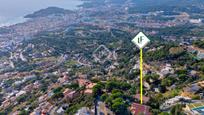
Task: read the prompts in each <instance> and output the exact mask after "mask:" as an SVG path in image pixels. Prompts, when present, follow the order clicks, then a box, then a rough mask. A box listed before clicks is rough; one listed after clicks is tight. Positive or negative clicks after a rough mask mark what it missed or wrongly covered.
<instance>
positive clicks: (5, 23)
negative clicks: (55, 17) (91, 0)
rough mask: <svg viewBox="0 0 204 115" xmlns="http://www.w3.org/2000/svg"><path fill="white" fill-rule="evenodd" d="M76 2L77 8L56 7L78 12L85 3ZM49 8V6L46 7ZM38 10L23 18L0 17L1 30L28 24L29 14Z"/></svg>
mask: <svg viewBox="0 0 204 115" xmlns="http://www.w3.org/2000/svg"><path fill="white" fill-rule="evenodd" d="M73 1H74V2H75V4H74V5H75V6H73V4H72V6H70V7H67V8H66V7H64V6H56V7H59V8H63V9H65V10H73V11H74V10H77V9H78V8H79V6H80V5H82V4H83V3H84V1H83V0H77V2H78V3H77V2H76V1H75V0H73ZM48 7H52V6H48ZM54 7H55V6H54ZM45 8H47V6H46V7H45ZM41 9H42V8H39V9H38V10H41ZM38 10H33V11H32V12H28V13H26V14H24V15H22V16H11V17H6V16H0V28H3V27H9V26H13V25H16V24H20V23H25V22H27V21H28V20H29V19H30V18H25V16H26V15H28V14H32V13H34V12H36V11H38Z"/></svg>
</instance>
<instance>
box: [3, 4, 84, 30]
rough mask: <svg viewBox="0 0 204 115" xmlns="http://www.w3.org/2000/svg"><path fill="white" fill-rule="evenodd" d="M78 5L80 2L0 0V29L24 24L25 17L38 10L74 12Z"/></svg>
mask: <svg viewBox="0 0 204 115" xmlns="http://www.w3.org/2000/svg"><path fill="white" fill-rule="evenodd" d="M80 4H82V1H80V0H0V27H2V26H9V25H13V24H16V23H21V22H24V21H26V19H25V18H23V17H24V16H25V15H27V14H31V13H33V12H35V11H38V10H40V9H44V8H47V7H51V6H54V7H60V8H64V9H70V10H74V9H76V8H77V6H78V5H80Z"/></svg>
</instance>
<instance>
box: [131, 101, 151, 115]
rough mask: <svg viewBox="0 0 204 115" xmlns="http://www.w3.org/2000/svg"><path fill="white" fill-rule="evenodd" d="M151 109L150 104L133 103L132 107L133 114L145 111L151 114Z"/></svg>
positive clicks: (147, 114) (144, 112) (137, 114)
mask: <svg viewBox="0 0 204 115" xmlns="http://www.w3.org/2000/svg"><path fill="white" fill-rule="evenodd" d="M149 109H150V107H149V106H146V105H141V104H138V103H133V104H132V106H131V108H130V110H131V112H132V114H133V115H140V114H141V113H143V114H144V115H151V112H150V111H149Z"/></svg>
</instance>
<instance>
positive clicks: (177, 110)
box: [170, 104, 185, 115]
mask: <svg viewBox="0 0 204 115" xmlns="http://www.w3.org/2000/svg"><path fill="white" fill-rule="evenodd" d="M182 108H183V105H180V104H177V105H176V106H174V107H173V108H172V109H171V110H170V112H171V114H172V115H185V114H184V113H183V112H182Z"/></svg>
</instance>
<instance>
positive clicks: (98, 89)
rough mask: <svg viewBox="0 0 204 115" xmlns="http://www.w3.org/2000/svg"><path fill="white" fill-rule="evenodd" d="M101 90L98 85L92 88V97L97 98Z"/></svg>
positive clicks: (101, 87)
mask: <svg viewBox="0 0 204 115" xmlns="http://www.w3.org/2000/svg"><path fill="white" fill-rule="evenodd" d="M102 89H103V86H102V85H100V84H97V85H95V86H94V87H93V96H94V97H97V96H99V95H101V94H102Z"/></svg>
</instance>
